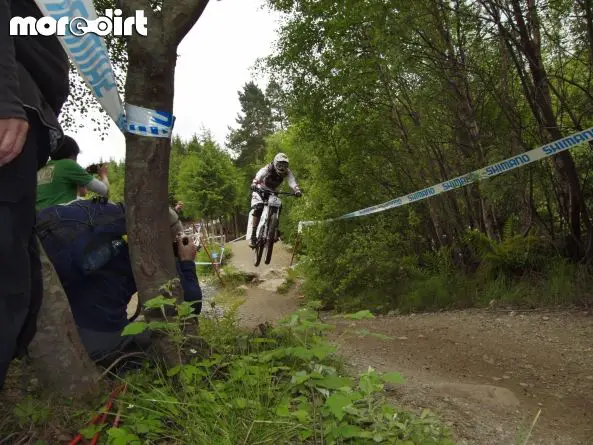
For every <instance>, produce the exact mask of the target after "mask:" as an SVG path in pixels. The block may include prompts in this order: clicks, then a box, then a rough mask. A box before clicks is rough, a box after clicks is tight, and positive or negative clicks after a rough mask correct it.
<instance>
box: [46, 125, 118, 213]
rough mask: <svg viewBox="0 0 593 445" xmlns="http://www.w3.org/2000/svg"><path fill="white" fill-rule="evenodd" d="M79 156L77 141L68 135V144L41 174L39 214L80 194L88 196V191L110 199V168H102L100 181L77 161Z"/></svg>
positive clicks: (57, 152) (66, 139)
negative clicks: (108, 172)
mask: <svg viewBox="0 0 593 445" xmlns="http://www.w3.org/2000/svg"><path fill="white" fill-rule="evenodd" d="M79 153H80V148H79V147H78V144H77V143H76V141H75V140H74V139H72V138H71V137H70V136H64V142H63V143H62V145H61V147H60V148H59V149H58V150H57V151H56V153H54V154H53V155H52V160H51V161H49V162H48V163H47V165H46V166H45V167H43V168H42V169H40V170H39V171H38V172H37V203H36V207H37V211H39V210H42V209H45V208H46V207H50V206H53V205H57V204H65V203H68V202H72V201H74V200H75V199H76V198H77V196H78V195H79V194H80V195H82V196H84V195H85V194H86V192H87V190H90V191H92V192H95V193H97V194H98V195H100V196H107V194H108V193H109V181H108V179H107V168H106V167H104V166H102V167H100V168H99V172H98V173H99V177H100V178H101V180H98V179H96V178H95V177H94V176H93V175H91V174H90V173H88V172H87V171H86V170H85V169H84V168H82V167H81V166H80V165H79V164H78V163H77V162H76V160H77V159H78V154H79Z"/></svg>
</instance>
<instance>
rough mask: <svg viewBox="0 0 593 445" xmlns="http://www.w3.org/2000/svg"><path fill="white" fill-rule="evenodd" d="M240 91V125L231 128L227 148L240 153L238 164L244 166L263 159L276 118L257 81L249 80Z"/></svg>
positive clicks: (238, 120)
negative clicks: (266, 140) (267, 138)
mask: <svg viewBox="0 0 593 445" xmlns="http://www.w3.org/2000/svg"><path fill="white" fill-rule="evenodd" d="M238 94H239V102H240V103H241V114H239V116H238V117H237V119H236V122H237V124H239V127H238V128H237V129H231V131H230V133H229V135H228V140H227V147H228V148H230V149H231V150H232V151H233V152H234V153H235V154H236V155H237V156H238V158H237V161H236V164H237V165H238V166H239V167H244V166H246V165H250V164H259V163H260V162H262V160H263V158H264V157H265V138H266V137H267V136H269V135H271V134H272V133H273V132H274V118H273V116H272V109H271V106H270V102H269V101H268V99H267V98H266V96H265V95H264V93H263V91H262V90H261V89H260V88H259V87H258V86H257V85H256V84H255V83H254V82H247V83H246V84H245V85H244V86H243V91H239V92H238Z"/></svg>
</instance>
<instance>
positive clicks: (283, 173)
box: [247, 153, 303, 247]
mask: <svg viewBox="0 0 593 445" xmlns="http://www.w3.org/2000/svg"><path fill="white" fill-rule="evenodd" d="M284 178H286V179H287V180H288V186H289V187H290V188H291V189H292V190H293V192H294V193H295V195H296V196H298V197H301V196H302V195H303V193H302V192H301V189H300V188H299V186H298V184H297V182H296V179H295V177H294V175H293V174H292V171H290V169H289V168H288V156H286V155H285V154H284V153H278V154H277V155H276V156H274V160H273V161H272V162H271V163H270V164H268V165H266V166H265V167H262V168H261V169H260V170H259V171H258V172H257V174H256V175H255V178H253V182H252V183H251V190H252V191H253V193H252V194H251V214H252V215H253V216H252V218H250V221H248V224H247V239H248V240H249V247H255V245H256V244H257V233H256V232H257V225H258V224H259V218H260V217H261V214H262V212H263V210H264V201H263V199H262V197H261V194H260V193H259V192H260V191H262V190H263V191H266V190H267V191H276V190H277V189H278V187H280V185H281V184H282V181H284ZM249 223H251V230H249Z"/></svg>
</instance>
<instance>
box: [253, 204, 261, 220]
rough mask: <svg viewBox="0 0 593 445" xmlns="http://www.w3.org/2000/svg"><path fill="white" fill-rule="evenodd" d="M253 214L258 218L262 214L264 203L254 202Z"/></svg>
mask: <svg viewBox="0 0 593 445" xmlns="http://www.w3.org/2000/svg"><path fill="white" fill-rule="evenodd" d="M252 209H253V216H255V217H256V218H259V217H260V216H261V214H262V212H263V211H264V204H263V202H262V203H258V204H255V205H254V206H253V207H252Z"/></svg>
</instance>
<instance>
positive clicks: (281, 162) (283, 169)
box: [274, 153, 288, 175]
mask: <svg viewBox="0 0 593 445" xmlns="http://www.w3.org/2000/svg"><path fill="white" fill-rule="evenodd" d="M274 168H275V169H276V171H277V172H278V173H280V174H281V175H286V174H287V173H288V156H286V155H285V154H284V153H278V154H277V155H276V156H274Z"/></svg>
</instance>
